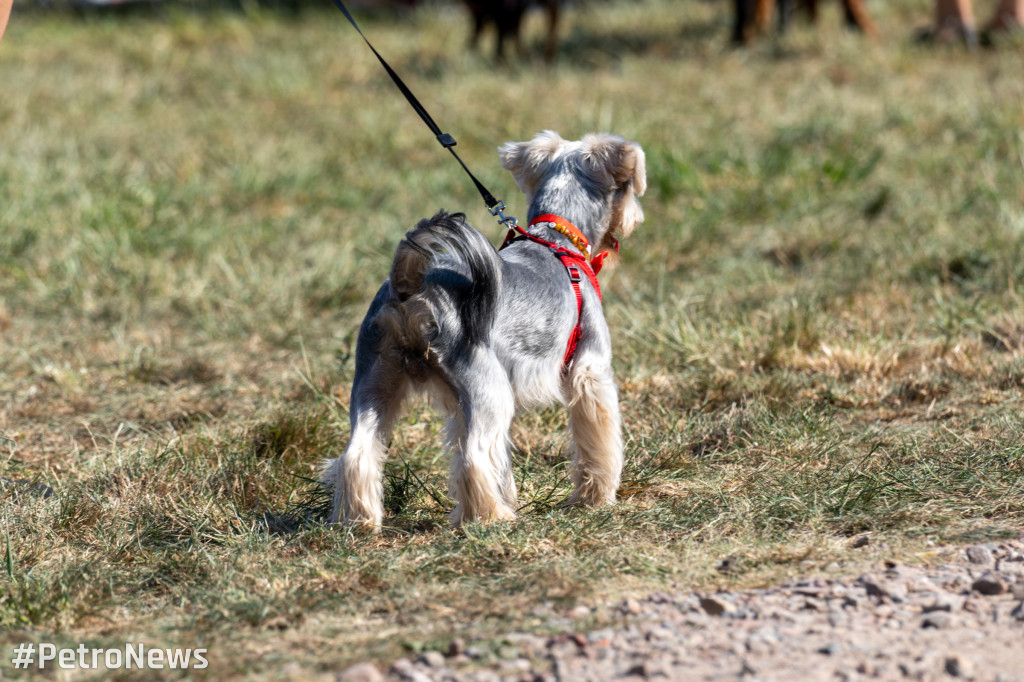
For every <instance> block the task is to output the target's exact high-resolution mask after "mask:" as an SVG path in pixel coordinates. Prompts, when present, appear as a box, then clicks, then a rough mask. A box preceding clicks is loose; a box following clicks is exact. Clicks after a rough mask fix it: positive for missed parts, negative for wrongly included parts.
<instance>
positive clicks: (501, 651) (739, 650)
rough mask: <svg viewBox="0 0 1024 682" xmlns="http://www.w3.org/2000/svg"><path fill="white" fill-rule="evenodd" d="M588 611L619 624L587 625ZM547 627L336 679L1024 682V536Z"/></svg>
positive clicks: (616, 607) (582, 610)
mask: <svg viewBox="0 0 1024 682" xmlns="http://www.w3.org/2000/svg"><path fill="white" fill-rule="evenodd" d="M595 615H601V616H602V618H601V619H602V620H612V621H614V622H615V626H614V627H604V628H602V629H596V630H591V631H589V632H588V631H584V630H583V629H582V627H581V625H580V622H581V621H582V622H586V621H588V620H592V617H593V616H595ZM552 623H553V625H554V627H555V629H556V630H558V632H557V634H553V635H545V636H540V635H532V634H526V633H515V632H510V633H507V634H506V636H505V637H504V638H502V640H501V642H500V643H499V644H496V645H495V644H488V645H484V644H476V643H470V644H467V643H466V642H465V641H463V640H461V639H457V640H454V641H453V642H452V643H451V645H450V646H449V647H448V650H447V651H445V652H438V651H428V652H424V653H423V654H420V655H418V656H415V657H410V658H403V659H399V660H397V661H394V662H393V663H392V664H391V665H390V666H388V667H387V668H386V669H380V668H377V667H375V666H373V665H372V664H369V663H361V664H359V665H357V666H353V667H351V668H348V669H347V670H345V671H342V672H341V673H340V674H339V675H338V679H339V680H341V681H344V682H362V681H367V682H369V681H372V682H377V681H378V680H379V681H381V682H383V681H385V680H386V681H388V682H397V681H401V682H568V681H570V680H571V681H573V682H586V681H590V680H594V681H599V680H637V681H639V680H764V681H769V680H778V681H783V680H784V681H786V682H792V681H794V680H801V681H803V680H807V681H814V680H830V681H835V680H838V681H843V680H851V681H852V680H869V679H881V680H923V681H927V680H947V679H948V680H954V679H956V680H979V681H980V680H991V681H998V682H1016V681H1020V682H1024V539H1022V540H1014V541H1007V542H1002V543H989V544H980V545H974V546H972V547H967V548H965V549H962V550H959V551H958V552H957V553H956V556H955V557H954V559H953V561H952V562H951V563H948V564H943V565H935V566H906V565H893V564H890V565H887V566H885V567H880V570H878V571H875V572H869V573H864V574H863V575H860V576H859V577H846V578H836V579H832V578H814V579H802V580H796V581H792V582H786V583H783V584H781V585H778V586H774V587H770V588H766V589H756V590H738V591H723V592H716V593H713V594H709V593H697V592H677V593H665V592H655V593H653V594H650V595H647V596H646V597H645V598H639V599H638V598H629V599H625V600H621V601H619V602H612V603H600V604H595V605H593V606H576V607H574V608H573V609H570V610H569V611H568V612H566V613H559V614H553V616H552ZM577 627H580V628H581V629H576V628H577Z"/></svg>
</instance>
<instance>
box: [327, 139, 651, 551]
mask: <svg viewBox="0 0 1024 682" xmlns="http://www.w3.org/2000/svg"><path fill="white" fill-rule="evenodd" d="M499 152H500V156H501V163H502V165H503V166H504V167H505V168H506V169H507V170H508V171H510V172H511V173H512V175H513V177H514V178H515V180H516V182H517V183H518V185H519V188H520V189H521V190H522V191H523V193H524V194H525V195H526V197H527V200H528V201H529V205H530V208H529V216H528V218H529V219H532V218H533V217H535V216H538V215H543V214H548V213H550V214H556V215H559V216H562V217H563V218H565V219H566V220H569V221H570V222H572V223H573V224H575V225H576V226H577V227H578V228H579V229H580V230H581V231H582V232H583V233H584V234H585V235H586V237H587V239H588V240H589V241H590V244H591V245H592V248H593V249H594V252H595V253H596V252H597V251H598V250H600V249H604V248H607V247H609V246H610V245H611V244H612V243H614V242H613V240H614V237H624V236H626V235H628V234H629V233H630V232H631V231H632V230H633V228H634V227H636V225H637V224H638V223H640V222H641V221H642V220H643V211H642V210H641V208H640V205H639V203H638V202H637V200H636V197H637V196H639V195H642V194H643V192H644V189H645V188H646V176H645V168H644V152H643V150H642V149H641V148H640V146H639V145H638V144H637V143H635V142H630V141H628V140H625V139H623V138H621V137H617V136H614V135H609V134H597V135H587V136H585V137H584V138H583V139H582V140H580V141H577V142H569V141H566V140H563V139H562V138H561V137H559V136H558V135H557V134H556V133H553V132H550V131H546V132H544V133H541V134H539V135H537V136H536V137H535V138H534V139H533V140H531V141H529V142H511V143H508V144H506V145H503V146H502V147H501V148H500V149H499ZM463 218H464V216H462V215H459V214H455V215H448V214H446V213H444V212H441V213H438V214H437V215H436V216H434V217H433V218H430V219H427V220H423V221H421V222H420V223H419V225H417V226H416V228H415V229H414V230H412V231H410V232H408V233H407V234H406V236H405V239H404V240H403V241H402V242H401V243H400V244H399V245H398V249H397V250H396V252H395V258H394V262H393V264H392V268H391V275H390V277H389V278H388V280H387V281H386V282H385V283H384V285H383V286H382V287H381V288H380V290H379V291H378V292H377V295H376V297H375V298H374V300H373V302H372V303H371V305H370V309H369V312H368V313H367V315H366V318H365V319H364V320H363V324H362V327H361V328H360V330H359V337H358V340H357V345H356V371H355V379H354V382H353V386H352V397H351V405H350V417H351V425H352V433H351V441H350V442H349V445H348V448H347V449H346V450H345V453H344V454H342V455H341V456H340V457H338V458H336V459H332V460H326V461H325V462H324V464H323V470H322V476H323V482H324V484H325V486H326V487H327V488H328V489H329V490H331V491H332V492H333V511H332V514H331V521H332V522H340V523H350V524H355V525H360V526H364V527H366V528H367V529H369V530H373V531H376V530H379V529H380V527H381V523H382V520H383V514H384V508H383V482H382V477H383V464H384V459H385V457H386V455H387V446H388V441H389V440H390V437H391V430H392V427H393V425H394V423H395V420H396V418H397V417H398V416H399V409H400V408H401V406H402V402H403V400H404V399H405V398H406V397H407V396H408V395H410V394H411V393H413V392H419V391H423V392H426V393H428V394H429V395H430V396H431V397H432V398H433V399H434V401H435V403H436V404H437V405H438V406H440V407H441V408H442V409H443V410H444V411H446V412H447V413H448V414H449V415H450V418H449V421H448V425H447V431H446V436H447V447H448V449H449V451H450V453H451V458H452V464H451V478H450V481H449V493H450V495H451V496H452V497H453V498H454V499H455V501H456V507H455V509H454V510H453V511H452V512H451V514H450V519H451V521H452V523H454V524H456V525H458V524H460V523H462V522H465V521H476V520H481V521H490V520H498V519H512V518H514V517H515V510H516V508H517V503H516V486H515V481H514V480H513V476H512V465H511V456H510V451H509V436H508V431H509V426H510V424H511V422H512V419H513V417H514V416H515V413H516V410H517V409H520V408H526V407H533V406H542V405H549V404H551V403H554V402H556V401H557V402H561V403H563V404H565V405H566V406H567V407H568V409H569V431H570V437H571V439H572V448H573V459H572V482H573V486H574V488H573V492H572V494H571V497H570V498H569V503H571V504H577V503H578V504H589V505H600V504H608V503H611V502H614V501H615V493H616V490H617V488H618V486H619V477H620V474H621V471H622V436H621V427H620V418H619V406H618V392H617V389H616V386H615V381H614V377H613V375H612V362H611V361H612V346H611V338H610V335H609V332H608V326H607V324H606V323H605V319H604V315H603V314H602V311H601V302H600V300H599V298H598V295H597V292H595V291H594V289H593V287H592V285H591V284H590V282H589V281H587V279H586V278H585V277H584V278H583V282H582V283H581V285H580V286H581V289H582V294H583V312H582V319H581V327H582V338H581V339H580V342H579V345H578V347H577V350H576V353H575V356H574V358H573V360H572V362H571V363H570V364H569V366H568V367H565V368H563V364H562V360H563V356H564V354H565V349H566V342H567V340H568V338H569V335H570V333H571V331H572V329H573V327H574V326H575V324H576V317H577V304H576V299H575V296H574V294H573V290H572V287H571V285H570V282H569V278H568V276H567V274H566V269H565V267H564V266H563V264H562V263H561V261H560V260H559V259H558V258H556V257H555V256H554V255H553V254H552V251H551V250H550V249H548V248H547V247H545V246H543V245H541V244H536V243H532V242H530V241H525V240H524V241H517V242H514V243H512V244H510V245H509V246H508V247H507V248H505V249H503V250H501V251H500V252H498V251H495V249H494V247H493V246H492V245H491V243H490V242H489V241H488V240H487V239H486V238H485V237H484V236H483V235H482V234H480V233H479V232H477V231H476V230H475V229H473V228H472V227H470V226H469V225H467V224H466V223H465V222H464V220H463ZM527 222H528V221H527ZM531 231H532V232H535V233H536V234H538V236H541V237H542V238H543V239H546V240H548V241H551V242H554V243H556V244H559V245H561V246H565V247H566V248H569V249H572V248H573V247H572V245H571V244H570V243H569V240H568V239H567V238H565V237H563V236H562V235H561V234H559V233H557V232H555V231H554V230H551V229H549V228H546V227H542V226H540V225H538V226H535V227H534V228H532V229H531Z"/></svg>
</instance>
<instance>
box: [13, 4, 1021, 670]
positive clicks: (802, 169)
mask: <svg viewBox="0 0 1024 682" xmlns="http://www.w3.org/2000/svg"><path fill="white" fill-rule="evenodd" d="M890 4H891V3H890ZM930 5H931V3H930V2H928V1H927V0H915V1H914V2H908V3H903V4H901V7H899V8H895V7H890V6H887V5H886V4H885V3H873V4H872V11H873V13H874V14H875V18H876V20H877V21H878V23H879V25H880V26H881V27H882V31H883V35H882V37H881V39H880V40H879V41H877V42H875V43H871V42H867V41H865V40H863V39H862V38H861V37H859V36H857V35H853V34H848V33H846V32H845V31H843V30H842V29H841V28H840V27H839V25H838V24H839V21H838V16H837V15H836V13H835V11H834V10H833V9H832V8H828V10H829V11H826V12H825V13H824V16H823V20H822V23H821V25H820V26H819V27H818V28H817V29H810V28H807V27H802V26H798V27H797V28H796V30H795V31H794V32H793V33H792V34H791V35H789V36H788V37H787V38H786V39H785V41H782V42H779V41H775V40H764V41H762V42H761V43H759V44H757V45H755V46H754V47H752V48H750V49H748V50H744V51H731V50H729V49H727V47H726V39H727V36H728V16H727V11H726V7H725V4H724V3H698V2H688V3H675V2H671V1H670V0H643V1H641V2H611V3H588V4H586V6H584V7H574V8H572V9H570V10H568V11H567V12H566V16H567V22H566V25H565V26H564V27H563V40H562V52H561V54H560V56H559V58H558V60H557V61H556V63H555V64H554V65H552V66H550V67H546V66H544V65H543V64H542V62H541V61H540V60H539V59H537V58H531V59H528V60H526V61H525V63H522V64H517V65H515V66H513V67H511V68H507V69H500V68H495V67H494V66H493V65H492V64H490V62H489V61H488V60H486V59H481V58H479V57H478V56H476V55H472V54H468V53H466V52H465V51H464V49H463V40H464V37H465V33H466V32H467V31H468V25H467V24H468V20H467V19H466V17H465V16H464V15H463V13H462V12H461V11H459V10H458V9H457V8H456V7H455V6H452V5H428V6H426V7H425V8H422V9H420V10H418V11H416V12H415V13H413V14H411V15H409V16H407V17H404V18H398V19H396V18H389V17H380V18H371V17H368V18H366V19H365V20H364V22H365V26H364V28H365V29H366V30H367V32H368V34H369V35H370V36H371V39H372V40H373V42H374V43H375V44H376V45H377V47H378V48H379V49H380V50H381V51H382V52H383V53H384V54H385V55H387V57H388V59H389V60H390V61H392V63H393V64H394V65H395V67H396V68H397V69H398V71H399V72H400V73H401V74H402V75H403V77H405V78H406V79H407V80H408V82H409V83H410V85H411V86H412V87H413V89H414V90H415V91H416V92H417V93H418V94H419V96H420V97H421V99H422V100H423V101H424V103H425V105H426V106H427V107H428V108H429V109H430V111H431V112H432V114H433V115H434V117H435V118H436V119H437V120H438V121H439V122H440V123H441V126H442V128H444V129H445V130H447V131H450V132H452V133H453V134H454V135H455V136H456V137H457V138H458V139H459V150H460V154H461V155H462V156H463V158H464V159H465V160H466V161H467V163H468V164H469V165H470V167H471V168H472V169H473V170H474V172H475V173H476V174H477V175H479V176H480V177H481V179H482V180H483V181H484V183H485V184H487V185H488V187H490V188H491V190H492V191H493V192H494V193H495V194H496V195H498V196H500V197H503V198H504V199H505V200H506V203H508V204H509V206H510V209H511V210H510V212H511V213H512V214H514V215H520V216H521V215H523V213H524V210H525V207H524V206H523V205H522V201H521V198H520V197H519V196H518V194H517V193H516V191H515V186H514V183H513V182H512V180H511V178H509V177H507V176H506V175H505V174H504V173H503V172H502V171H501V170H500V168H499V166H498V164H497V159H496V154H495V147H496V146H497V145H498V144H500V143H502V142H505V141H507V140H521V139H528V138H529V137H531V136H532V135H533V134H534V133H535V132H537V131H539V130H541V129H545V128H550V129H554V130H558V131H559V132H561V133H562V134H563V136H565V137H577V136H579V135H581V134H584V133H586V132H591V131H594V130H598V129H608V130H611V131H613V132H617V133H620V134H622V135H625V136H627V137H630V138H632V139H636V140H638V141H639V142H640V143H641V144H642V145H643V146H644V148H645V149H646V151H647V161H648V180H649V185H650V188H649V191H648V193H647V195H646V196H645V197H644V200H643V204H644V208H645V211H646V215H647V221H646V223H645V225H643V226H642V228H641V229H640V230H639V231H638V232H637V233H636V234H635V235H634V237H633V238H631V239H629V240H628V241H627V242H626V243H625V244H623V257H622V261H621V263H620V264H619V266H618V267H617V268H615V269H610V270H607V271H606V272H605V273H604V274H602V279H603V290H604V292H605V312H606V315H607V317H608V319H609V322H610V325H611V327H612V329H613V330H614V335H615V340H616V348H615V352H616V356H615V366H616V372H617V376H618V379H619V384H620V389H621V398H622V406H623V412H624V428H625V440H626V445H627V464H626V470H625V473H624V481H623V487H622V489H621V491H620V498H621V501H620V503H619V504H617V505H615V506H614V507H611V508H607V509H598V510H580V509H573V510H568V511H567V510H563V509H561V508H560V503H561V501H562V500H564V499H565V497H566V495H567V494H568V491H569V485H568V483H567V480H566V468H565V467H566V465H565V458H564V450H565V440H564V435H563V434H564V427H565V417H564V414H563V413H562V412H561V411H560V410H555V409H552V410H546V411H540V412H531V413H527V414H524V415H522V416H521V417H520V418H519V419H518V420H517V422H516V424H515V426H514V428H513V438H514V441H515V443H516V446H517V454H516V478H517V482H518V483H519V487H520V490H521V500H520V501H521V504H522V505H523V506H522V509H521V518H520V519H519V520H517V521H516V522H514V523H504V524H496V525H493V526H489V527H484V526H478V525H470V526H467V527H465V528H463V529H460V530H452V529H450V528H449V527H448V525H447V523H446V521H445V513H446V511H447V510H448V508H449V507H450V505H451V501H450V500H448V499H447V497H446V492H445V490H446V486H445V469H446V464H445V461H444V453H443V452H442V451H441V449H440V440H441V438H440V435H439V431H440V428H441V422H440V420H439V418H438V416H437V415H436V414H434V413H433V412H431V411H430V410H429V409H427V408H426V407H424V406H422V405H419V404H414V405H413V406H412V407H411V409H410V411H409V414H408V416H407V417H405V418H404V419H403V420H402V422H401V423H400V425H399V428H398V429H397V432H396V435H395V440H394V443H393V446H392V451H393V453H394V456H393V457H392V458H391V459H390V460H389V462H388V470H387V486H386V488H387V500H386V503H387V508H388V512H389V516H388V518H387V521H386V522H387V524H388V529H387V530H386V531H385V532H384V533H383V534H382V535H381V536H380V537H376V538H365V537H358V536H353V535H351V534H350V533H348V532H346V531H345V530H344V529H333V528H327V527H325V526H324V525H323V523H322V514H323V509H324V505H325V499H324V497H323V495H322V494H321V493H319V491H318V490H317V489H316V486H315V484H314V483H313V480H312V479H313V478H314V477H315V471H316V467H317V464H318V462H319V460H320V459H321V458H322V457H325V456H335V455H337V454H338V453H339V452H340V451H341V450H342V449H343V448H344V445H345V443H346V438H347V430H348V420H347V411H346V406H347V403H348V389H349V387H350V382H351V375H352V359H351V358H352V353H353V350H354V342H355V341H354V339H355V332H356V330H357V329H358V325H359V322H360V320H361V317H362V314H363V312H364V310H365V307H366V305H367V303H368V301H369V299H370V297H371V296H372V294H373V292H374V291H375V290H376V288H377V286H378V285H379V283H380V281H381V280H382V279H383V278H384V277H385V276H386V274H387V271H388V266H389V261H390V258H391V255H392V252H393V249H394V246H395V244H396V243H397V241H398V239H399V238H400V237H401V235H402V234H403V233H404V231H405V230H406V229H408V228H409V227H410V226H411V225H413V224H414V223H415V222H416V221H417V220H418V219H419V218H421V217H423V216H425V215H429V214H431V213H432V212H433V211H434V210H436V209H437V208H440V207H443V208H446V209H449V210H464V211H467V212H468V213H469V215H470V218H471V220H473V221H474V222H475V223H476V224H477V225H478V226H479V227H480V228H481V229H483V230H484V231H485V232H486V233H487V234H489V235H491V236H492V237H493V240H494V241H495V242H497V241H498V240H499V239H500V237H501V236H502V235H501V234H500V230H499V229H498V227H497V226H496V225H495V224H494V223H493V222H492V220H491V218H490V217H489V216H488V215H487V214H486V211H485V210H484V209H483V207H482V205H481V202H480V199H479V197H478V196H476V194H475V191H474V189H473V187H472V185H471V184H470V183H469V182H468V180H467V179H466V178H465V177H464V176H463V174H462V171H461V170H460V169H459V168H458V166H457V165H456V164H455V163H454V162H452V161H450V160H447V155H446V154H445V153H444V151H443V150H442V149H440V148H439V147H438V146H437V145H436V143H434V142H433V141H432V140H431V139H430V134H429V132H428V131H427V130H426V128H425V127H423V125H422V123H421V122H420V121H419V120H418V119H417V118H416V117H415V114H413V113H412V112H411V111H410V110H409V108H408V107H407V105H406V103H405V102H404V100H402V98H401V97H400V95H398V94H397V93H396V92H395V91H394V90H393V88H392V86H391V84H390V82H389V81H388V80H387V78H386V75H385V74H384V73H383V72H382V71H381V70H380V68H379V66H378V65H377V63H376V61H375V60H374V59H373V57H372V55H370V54H369V53H368V51H367V50H366V48H365V46H364V45H363V44H362V43H361V42H360V41H359V40H358V38H357V36H356V35H355V34H354V32H353V31H352V30H351V28H350V27H349V26H348V25H347V23H345V22H344V20H343V18H342V17H341V16H340V15H336V13H333V12H332V11H331V10H330V9H329V8H328V9H326V10H324V11H323V12H320V11H313V10H310V11H306V12H303V13H301V14H299V15H298V16H295V17H285V16H278V15H275V14H272V13H267V12H258V11H254V12H250V13H249V14H240V13H231V12H228V11H220V10H216V9H209V10H206V11H203V12H198V11H186V10H180V9H165V10H162V11H151V12H142V13H139V14H136V15H133V16H127V17H122V18H118V19H113V18H106V17H104V16H102V15H96V16H90V17H86V18H84V19H76V18H73V17H71V16H66V15H63V14H59V13H56V14H45V13H25V12H22V13H16V15H15V20H14V21H13V22H12V24H11V25H10V27H9V29H8V32H7V35H6V36H5V39H4V42H3V43H2V44H0V83H3V84H4V86H3V90H4V96H3V98H0V398H2V399H0V452H2V454H3V457H2V458H0V462H2V465H0V475H2V476H4V477H6V478H7V479H14V480H17V481H24V482H27V483H40V484H44V485H47V486H50V487H52V488H53V490H54V494H53V495H52V496H51V497H48V498H44V497H43V496H41V495H40V494H39V492H38V491H39V488H31V487H29V486H28V485H27V484H26V483H18V484H9V485H6V486H5V487H3V489H2V490H0V504H2V507H3V522H4V535H3V539H2V541H3V542H4V543H5V548H4V557H5V559H4V563H5V569H4V571H3V573H4V576H3V577H2V578H0V628H2V629H3V631H4V632H5V633H6V634H4V635H0V641H2V642H3V645H4V646H3V648H4V649H5V651H7V652H9V651H10V650H11V649H12V648H13V646H14V645H15V644H16V643H18V642H21V641H53V642H56V643H58V644H63V645H66V646H75V645H77V643H78V642H85V643H86V644H87V645H88V646H90V647H99V646H104V647H114V646H123V644H124V643H125V642H144V643H146V644H147V646H153V647H161V646H170V647H175V646H177V647H206V648H208V649H209V655H208V658H209V660H210V669H209V671H208V674H209V675H210V676H211V677H216V678H217V679H225V678H231V677H243V676H268V677H269V676H273V675H275V674H278V673H279V672H280V671H282V670H291V671H292V674H294V675H297V676H302V677H304V678H308V677H309V676H313V675H319V674H322V675H328V674H330V673H331V671H334V670H337V669H338V668H340V667H341V666H344V665H345V664H347V663H351V662H354V661H356V660H362V659H366V658H369V659H372V660H379V661H387V660H388V659H389V658H391V657H394V656H397V655H401V654H403V653H404V652H408V651H410V650H417V649H421V648H424V647H439V648H444V647H446V646H447V643H448V641H449V640H450V639H451V637H452V636H455V635H458V636H461V637H464V638H467V639H469V640H471V641H477V640H478V641H479V642H481V643H482V646H484V647H491V648H496V647H498V646H500V643H501V642H500V636H501V635H502V634H503V633H506V632H510V631H538V632H544V631H546V630H547V629H550V628H553V627H556V626H557V623H558V622H559V621H558V619H557V617H560V616H562V615H564V613H565V612H566V611H567V610H568V609H570V608H571V607H572V606H573V605H575V604H595V603H598V602H601V601H605V600H609V599H614V598H616V597H617V596H620V595H624V594H631V593H641V592H643V591H645V590H647V591H650V590H655V589H662V590H664V589H711V588H713V587H715V586H723V585H724V586H743V585H757V584H764V583H768V582H771V581H774V580H779V579H781V578H783V577H787V576H792V575H798V574H805V573H809V572H820V571H823V570H826V568H825V567H826V566H830V565H831V564H832V563H833V562H835V563H838V564H839V566H840V570H845V571H854V570H857V567H858V566H860V565H861V564H862V563H863V562H866V561H870V560H877V559H879V558H891V559H894V560H900V561H916V560H921V558H922V557H926V556H927V552H928V551H930V549H929V548H930V547H932V546H934V545H941V544H944V543H961V542H971V541H977V540H979V539H990V538H998V537H1005V536H1007V535H1011V534H1016V533H1018V532H1020V530H1021V519H1022V516H1024V447H1022V445H1021V443H1022V442H1024V439H1022V435H1024V434H1022V431H1024V426H1022V422H1021V419H1020V415H1021V409H1022V406H1024V405H1022V402H1024V401H1022V389H1024V314H1022V312H1021V311H1022V300H1021V299H1022V294H1021V289H1020V283H1021V281H1022V280H1024V265H1022V263H1024V132H1022V131H1024V127H1022V123H1024V119H1022V118H1021V106H1020V104H1021V101H1022V99H1024V84H1022V82H1021V80H1020V78H1019V73H1020V68H1019V64H1020V58H1021V55H1022V51H1021V46H1020V44H1019V43H1014V42H1012V41H1011V42H1010V43H1008V44H1006V45H1003V46H1002V48H1001V49H1000V50H998V51H983V52H979V53H976V54H967V53H966V52H964V51H963V50H960V49H955V48H938V49H923V48H918V47H915V46H914V45H912V44H911V42H910V39H909V38H910V35H911V34H912V32H913V29H914V28H915V27H917V26H919V25H920V24H921V23H923V22H925V21H926V20H927V18H928V17H929V16H930V9H929V8H930ZM539 22H540V17H531V21H530V23H529V25H528V27H527V28H528V34H529V40H530V41H531V42H532V43H533V44H534V46H536V45H539V43H540V40H541V33H542V31H541V27H540V24H539ZM863 533H871V537H872V542H871V543H870V544H869V545H868V546H866V547H862V548H853V547H852V546H851V543H850V538H852V537H855V536H859V535H861V534H863ZM832 568H833V569H834V566H833V567H832ZM553 617H556V618H555V620H552V618H553ZM611 621H614V614H613V613H610V612H604V611H599V612H597V614H596V615H595V616H594V617H593V619H591V620H590V621H587V622H584V623H577V624H576V625H575V627H587V626H588V625H599V624H601V623H603V622H611ZM5 656H7V657H8V658H10V656H9V655H8V654H5ZM4 665H5V666H6V664H4ZM9 672H10V673H13V670H11V669H9V668H7V667H4V674H5V675H6V674H8V673H9Z"/></svg>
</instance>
